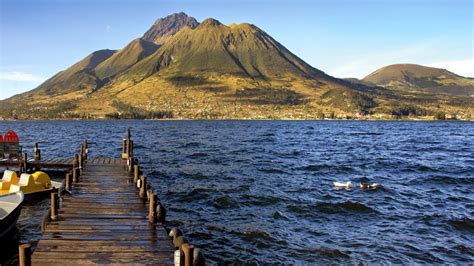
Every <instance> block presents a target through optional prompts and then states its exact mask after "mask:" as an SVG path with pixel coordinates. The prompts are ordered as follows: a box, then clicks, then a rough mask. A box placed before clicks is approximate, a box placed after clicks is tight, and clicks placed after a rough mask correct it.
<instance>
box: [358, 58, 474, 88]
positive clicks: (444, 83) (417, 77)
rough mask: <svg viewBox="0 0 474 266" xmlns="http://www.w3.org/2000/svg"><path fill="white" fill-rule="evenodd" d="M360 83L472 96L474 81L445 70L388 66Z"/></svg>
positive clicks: (411, 65) (409, 65)
mask: <svg viewBox="0 0 474 266" xmlns="http://www.w3.org/2000/svg"><path fill="white" fill-rule="evenodd" d="M362 81H363V82H366V83H372V84H376V85H379V86H384V87H387V88H391V89H397V90H415V91H416V90H418V91H426V92H438V93H448V94H453V95H467V96H469V95H474V79H469V78H464V77H461V76H459V75H456V74H454V73H452V72H449V71H447V70H445V69H439V68H433V67H426V66H421V65H414V64H397V65H389V66H386V67H383V68H380V69H378V70H376V71H374V72H373V73H371V74H370V75H368V76H367V77H365V78H364V79H363V80H362Z"/></svg>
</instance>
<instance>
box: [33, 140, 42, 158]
mask: <svg viewBox="0 0 474 266" xmlns="http://www.w3.org/2000/svg"><path fill="white" fill-rule="evenodd" d="M34 158H35V161H39V160H41V150H40V149H39V146H38V143H35V157H34Z"/></svg>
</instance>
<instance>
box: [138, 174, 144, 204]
mask: <svg viewBox="0 0 474 266" xmlns="http://www.w3.org/2000/svg"><path fill="white" fill-rule="evenodd" d="M140 181H141V182H140V192H139V193H138V196H139V197H140V198H142V199H145V198H146V176H144V175H142V176H140Z"/></svg>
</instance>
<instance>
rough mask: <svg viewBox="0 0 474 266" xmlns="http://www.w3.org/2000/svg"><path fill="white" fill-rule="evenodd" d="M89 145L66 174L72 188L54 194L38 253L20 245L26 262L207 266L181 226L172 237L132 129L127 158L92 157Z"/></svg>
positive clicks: (124, 154)
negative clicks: (135, 154)
mask: <svg viewBox="0 0 474 266" xmlns="http://www.w3.org/2000/svg"><path fill="white" fill-rule="evenodd" d="M85 143H87V142H85ZM86 146H87V144H86ZM84 150H85V149H84V147H83V146H82V145H81V153H80V155H76V156H75V158H74V160H73V164H72V170H71V172H70V173H68V174H66V186H65V190H66V192H64V193H61V192H59V193H58V192H54V193H51V209H50V211H49V212H48V213H47V214H46V215H45V218H46V219H45V221H44V222H43V225H42V227H43V235H42V238H41V239H40V241H39V242H38V244H37V246H36V248H35V249H34V252H33V253H31V245H30V244H23V245H20V246H19V264H20V265H64V264H67V265H76V264H87V265H88V264H134V265H142V264H147V265H183V266H188V265H189V266H191V265H204V258H203V257H202V254H200V251H199V249H197V248H196V249H195V248H194V246H193V245H190V244H188V243H187V242H186V240H185V239H184V237H183V236H182V233H181V231H179V230H178V229H176V228H173V229H171V231H170V232H171V234H170V235H171V236H172V237H171V238H170V236H169V234H168V232H167V231H166V229H165V227H164V223H165V213H166V212H165V209H164V207H163V206H162V205H161V202H160V201H159V198H158V197H157V195H156V194H155V193H154V192H153V190H152V188H151V186H150V185H149V184H147V182H146V177H145V176H144V175H142V173H141V171H140V170H139V166H138V160H136V159H135V158H134V157H133V153H132V152H133V142H132V141H131V139H130V132H128V137H127V139H124V145H123V152H122V156H121V158H105V157H96V158H89V159H87V155H86V154H84ZM73 177H74V178H73ZM175 263H176V264H175Z"/></svg>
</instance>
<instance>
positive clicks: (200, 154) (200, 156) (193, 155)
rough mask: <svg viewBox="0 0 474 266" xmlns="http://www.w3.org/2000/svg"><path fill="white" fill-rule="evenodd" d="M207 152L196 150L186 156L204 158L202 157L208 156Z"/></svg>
mask: <svg viewBox="0 0 474 266" xmlns="http://www.w3.org/2000/svg"><path fill="white" fill-rule="evenodd" d="M207 155H208V154H207V153H205V152H195V153H191V154H189V155H187V156H186V157H188V158H191V159H197V158H202V157H207Z"/></svg>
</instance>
